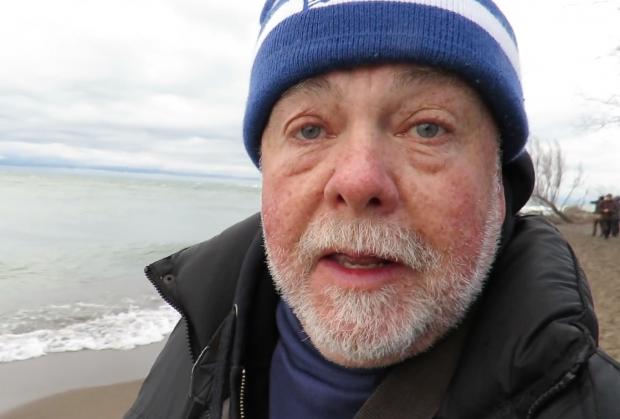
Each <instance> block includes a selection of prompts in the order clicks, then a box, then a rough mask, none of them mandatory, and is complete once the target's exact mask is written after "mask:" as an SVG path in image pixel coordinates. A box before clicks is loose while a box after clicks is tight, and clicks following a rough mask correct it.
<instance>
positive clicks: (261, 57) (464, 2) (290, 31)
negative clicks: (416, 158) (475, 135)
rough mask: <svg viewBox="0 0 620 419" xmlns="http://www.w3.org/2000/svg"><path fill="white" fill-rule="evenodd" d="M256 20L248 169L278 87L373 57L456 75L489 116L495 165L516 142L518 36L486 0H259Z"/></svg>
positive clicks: (520, 122) (520, 141)
mask: <svg viewBox="0 0 620 419" xmlns="http://www.w3.org/2000/svg"><path fill="white" fill-rule="evenodd" d="M260 21H261V32H260V34H259V37H258V43H257V49H256V51H257V52H256V58H255V60H254V66H253V68H252V75H251V81H250V91H249V95H248V100H247V104H246V111H245V118H244V128H243V136H244V142H245V147H246V149H247V151H248V153H249V155H250V157H251V158H252V161H253V162H254V164H256V165H257V166H258V164H259V159H260V141H261V137H262V133H263V130H264V129H265V125H266V123H267V121H268V119H269V115H270V113H271V109H272V108H273V106H274V104H275V103H276V102H277V100H278V99H279V98H280V96H281V95H282V93H283V92H284V91H286V90H287V89H288V88H290V87H291V86H293V85H295V84H297V83H299V82H300V81H302V80H304V79H307V78H310V77H313V76H316V75H319V74H322V73H325V72H328V71H331V70H334V69H338V68H344V67H352V66H357V65H365V64H373V63H377V64H379V63H389V62H399V63H402V62H405V63H407V62H410V63H416V64H420V65H427V66H430V67H437V68H441V69H444V70H448V71H450V72H453V73H455V74H457V75H459V76H460V77H461V78H463V79H464V80H465V81H466V82H468V83H469V84H470V85H471V86H472V87H473V88H474V89H475V90H476V91H478V93H479V94H480V96H481V97H482V99H483V100H484V101H485V103H486V104H487V106H488V107H489V109H490V110H491V112H492V114H493V115H494V117H495V121H496V123H497V125H498V127H499V129H500V132H501V135H502V150H503V160H504V162H510V161H512V160H513V159H515V158H516V157H517V156H518V155H519V154H520V153H521V152H522V151H523V149H524V147H525V143H526V141H527V136H528V125H527V117H526V114H525V110H524V107H523V92H522V89H521V80H520V70H519V52H518V49H517V43H516V39H515V35H514V33H513V31H512V28H511V27H510V24H509V23H508V21H507V20H506V18H505V17H504V15H503V14H502V12H501V11H500V10H499V9H498V8H497V6H496V5H495V4H494V3H493V2H492V1H490V0H267V1H266V3H265V6H264V8H263V12H262V14H261V18H260Z"/></svg>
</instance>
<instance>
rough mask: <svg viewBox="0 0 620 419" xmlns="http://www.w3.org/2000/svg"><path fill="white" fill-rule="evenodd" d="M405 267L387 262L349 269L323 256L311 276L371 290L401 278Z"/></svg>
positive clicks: (322, 280)
mask: <svg viewBox="0 0 620 419" xmlns="http://www.w3.org/2000/svg"><path fill="white" fill-rule="evenodd" d="M406 269H407V268H406V267H405V266H404V265H401V264H399V263H388V264H386V265H384V266H379V267H372V268H368V269H351V268H347V267H345V266H343V265H341V264H340V263H338V262H336V261H335V260H333V259H330V258H327V257H325V258H322V259H320V260H319V262H318V263H317V265H316V267H315V269H314V272H313V275H312V276H313V277H315V278H316V279H317V280H318V281H319V282H323V283H329V284H337V285H339V286H342V287H345V288H356V289H368V290H372V289H377V288H381V287H382V286H383V285H385V284H388V283H391V282H394V281H396V280H397V279H398V278H401V277H402V276H403V275H404V274H405V273H406V272H405V271H406Z"/></svg>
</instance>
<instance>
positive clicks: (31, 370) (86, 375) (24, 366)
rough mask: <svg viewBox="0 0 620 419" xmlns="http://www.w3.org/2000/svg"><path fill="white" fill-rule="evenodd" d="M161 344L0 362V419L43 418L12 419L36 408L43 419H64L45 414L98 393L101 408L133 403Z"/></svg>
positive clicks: (162, 343)
mask: <svg viewBox="0 0 620 419" xmlns="http://www.w3.org/2000/svg"><path fill="white" fill-rule="evenodd" d="M164 343H165V341H163V342H158V343H154V344H151V345H145V346H139V347H137V348H135V349H132V350H127V351H123V350H102V351H92V350H85V351H77V352H63V353H52V354H48V355H44V356H42V357H39V358H33V359H28V360H24V361H15V362H8V363H2V364H0V388H2V391H0V419H13V418H15V419H17V418H21V417H24V418H25V417H42V416H36V415H35V416H33V415H32V414H31V415H30V416H15V415H17V414H18V413H19V412H20V411H22V410H23V409H32V408H33V406H35V405H41V406H42V407H43V405H44V406H45V408H46V410H41V411H45V412H47V413H46V415H45V416H44V417H46V418H50V419H51V418H55V417H58V418H64V417H65V416H50V414H51V413H52V412H51V411H50V410H49V409H50V408H54V406H56V407H61V406H62V405H65V406H66V405H69V403H71V405H73V404H75V403H76V402H77V401H78V400H91V399H92V397H94V395H95V394H96V395H97V398H98V397H99V395H100V394H101V395H103V396H104V397H103V398H102V401H105V407H106V408H108V407H109V408H113V407H114V406H113V405H117V404H118V403H119V402H120V403H127V400H128V399H126V398H127V397H129V396H130V397H129V398H130V399H131V401H133V398H134V397H135V394H136V393H137V391H138V388H139V384H140V383H141V382H142V380H143V379H144V378H145V377H146V375H147V374H148V372H149V370H150V368H151V366H152V365H153V362H154V361H155V358H156V357H157V355H158V354H159V352H160V351H161V349H162V347H163V345H164ZM119 391H121V392H120V393H119ZM132 391H133V393H131V392H132ZM105 395H107V396H108V398H107V399H106V397H105ZM122 395H125V399H126V400H120V399H123V397H121V396H122ZM119 398H120V399H119ZM50 403H51V404H50ZM130 403H131V402H129V404H130ZM89 405H90V404H89ZM127 407H128V406H127ZM31 412H33V411H32V410H31ZM83 412H84V411H82V413H83ZM9 413H10V414H9ZM59 413H60V411H59ZM107 417H114V416H107Z"/></svg>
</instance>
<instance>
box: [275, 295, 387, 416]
mask: <svg viewBox="0 0 620 419" xmlns="http://www.w3.org/2000/svg"><path fill="white" fill-rule="evenodd" d="M276 322H277V325H278V331H279V332H280V340H279V342H278V344H277V346H276V349H275V351H274V353H273V358H272V362H271V373H270V382H269V384H270V387H269V418H270V419H292V418H295V419H319V418H320V419H351V418H353V417H354V416H355V414H356V413H357V411H358V410H359V409H360V408H361V407H362V405H363V404H364V402H365V401H366V399H368V397H370V395H371V394H372V393H373V391H374V390H375V388H376V387H377V385H378V384H379V383H380V381H381V379H382V378H383V376H384V373H385V369H384V368H382V369H352V368H344V367H341V366H339V365H336V364H334V363H332V362H330V361H328V360H326V359H325V358H324V357H323V356H322V355H321V354H320V353H319V352H318V351H317V350H316V348H315V347H314V346H313V345H312V343H311V342H310V339H309V338H308V337H307V336H306V334H305V332H304V331H303V329H302V327H301V324H300V323H299V320H297V317H296V316H295V315H294V314H293V312H292V310H291V309H290V308H289V307H288V305H287V304H286V303H284V302H283V301H280V303H279V304H278V307H277V310H276Z"/></svg>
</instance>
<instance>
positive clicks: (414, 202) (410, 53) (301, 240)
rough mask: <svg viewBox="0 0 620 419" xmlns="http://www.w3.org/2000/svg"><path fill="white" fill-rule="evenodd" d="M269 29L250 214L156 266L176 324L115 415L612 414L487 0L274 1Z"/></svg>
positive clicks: (253, 95)
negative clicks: (536, 200)
mask: <svg viewBox="0 0 620 419" xmlns="http://www.w3.org/2000/svg"><path fill="white" fill-rule="evenodd" d="M532 9H533V13H535V12H536V7H535V6H533V7H532ZM260 22H261V26H262V27H261V32H260V35H259V40H258V45H257V47H256V56H255V58H254V64H253V69H252V75H251V80H250V87H249V95H248V100H247V105H246V111H245V119H244V142H245V146H246V149H247V151H248V154H249V157H250V159H251V160H252V162H254V164H256V166H257V167H259V168H260V170H261V172H262V206H261V213H260V214H256V215H254V216H252V217H250V218H248V219H246V220H244V221H242V222H240V223H238V224H235V225H234V226H232V227H230V228H229V229H227V230H225V231H224V232H222V233H221V234H220V235H218V236H216V237H214V238H212V239H211V240H209V241H207V242H204V243H202V244H198V245H195V246H192V247H189V248H187V249H184V250H181V251H180V252H178V253H176V254H174V255H171V256H169V257H166V258H164V259H161V260H160V261H158V262H155V263H153V264H151V265H149V266H148V267H147V273H148V277H149V278H150V280H151V281H152V282H153V284H154V285H155V286H156V287H157V289H158V290H159V292H160V293H161V295H162V296H163V298H164V299H165V300H166V301H167V302H168V303H169V304H171V305H172V306H173V307H175V308H176V309H177V310H178V311H179V312H180V313H181V314H182V315H183V318H182V320H181V321H180V322H179V323H178V325H177V327H176V328H175V330H174V331H173V332H172V334H171V335H170V337H169V339H168V341H167V344H166V346H165V348H164V349H163V351H162V353H161V354H160V356H159V357H158V358H157V360H156V361H155V364H154V365H153V368H152V370H151V372H150V373H149V376H148V377H147V378H146V380H145V382H144V384H143V386H142V389H141V390H140V393H139V395H138V398H137V400H136V402H135V403H134V405H133V407H132V408H131V410H130V411H129V413H128V414H127V416H126V418H127V419H180V418H183V419H198V418H211V419H221V418H226V419H228V418H231V419H242V418H248V419H352V418H356V419H379V418H381V419H387V418H396V419H400V418H403V419H413V418H417V419H420V418H425V419H427V418H442V419H444V418H446V419H490V418H497V419H500V418H502V419H516V418H531V419H560V418H562V419H593V418H599V419H612V418H620V398H619V397H618V396H619V395H620V365H618V364H617V363H616V362H615V361H613V360H612V359H611V358H609V357H608V356H607V355H605V354H604V352H603V350H602V349H601V348H599V346H598V328H597V322H596V315H595V313H594V308H593V303H592V299H591V294H590V291H589V289H588V284H587V281H586V278H585V277H584V274H583V271H582V270H581V269H580V268H579V263H578V262H577V260H576V259H575V255H574V254H573V253H572V252H571V251H570V247H569V246H568V245H567V243H566V241H565V240H564V239H563V238H562V236H561V234H559V232H558V231H557V229H556V228H555V227H554V226H552V225H551V224H549V223H548V222H547V221H546V220H545V219H544V218H542V217H539V216H521V215H517V212H518V211H519V209H520V208H521V207H522V206H523V205H524V204H525V202H526V201H527V200H528V198H529V197H530V195H531V192H532V188H533V183H534V172H533V165H532V161H531V159H530V157H529V155H528V154H527V152H525V151H524V147H525V144H526V141H527V137H528V128H527V118H526V114H525V108H524V103H523V96H522V90H521V78H520V77H521V76H520V74H521V72H520V69H519V56H518V50H517V44H516V40H515V35H514V33H513V31H512V29H511V27H510V24H509V22H508V20H507V19H506V17H505V16H504V15H503V14H502V12H501V11H500V10H499V9H498V8H497V6H496V5H495V4H494V3H493V2H491V1H489V0H460V1H451V0H424V1H422V0H392V1H389V0H382V1H361V0H331V1H330V0H312V1H301V0H267V2H266V3H265V6H264V8H263V11H262V13H261V17H260ZM560 41H562V40H560ZM162 221H165V220H162Z"/></svg>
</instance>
